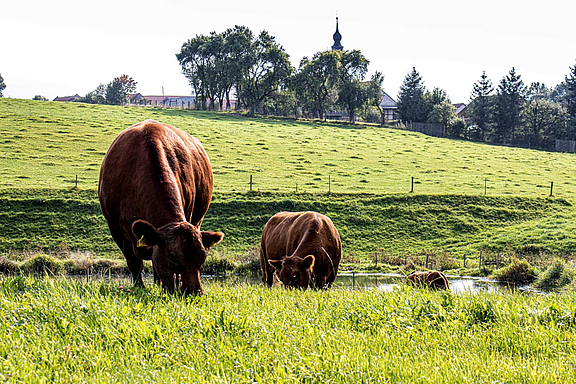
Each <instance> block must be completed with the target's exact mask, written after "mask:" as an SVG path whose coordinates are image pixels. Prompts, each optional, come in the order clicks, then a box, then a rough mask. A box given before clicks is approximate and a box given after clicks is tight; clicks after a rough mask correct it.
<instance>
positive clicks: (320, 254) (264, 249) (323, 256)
mask: <svg viewBox="0 0 576 384" xmlns="http://www.w3.org/2000/svg"><path fill="white" fill-rule="evenodd" d="M341 258H342V242H341V241H340V234H338V231H337V230H336V227H335V226H334V224H333V223H332V220H330V218H328V217H327V216H324V215H321V214H319V213H316V212H280V213H277V214H275V215H274V216H272V218H270V220H268V222H267V223H266V225H265V226H264V231H263V232H262V242H261V244H260V266H261V268H262V282H263V283H266V284H267V285H268V286H271V285H272V282H273V280H274V273H275V272H276V273H277V276H278V279H279V280H280V281H281V282H282V283H283V284H284V285H285V286H287V287H297V288H304V289H305V288H307V287H308V286H310V285H311V279H312V274H313V275H314V280H315V281H314V285H315V287H316V288H327V287H330V286H331V285H332V283H333V282H334V279H335V278H336V274H337V273H338V265H339V264H340V259H341Z"/></svg>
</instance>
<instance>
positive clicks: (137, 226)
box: [132, 220, 160, 247]
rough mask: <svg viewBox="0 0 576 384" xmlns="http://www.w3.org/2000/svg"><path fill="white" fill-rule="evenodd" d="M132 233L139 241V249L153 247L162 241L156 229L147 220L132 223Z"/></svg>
mask: <svg viewBox="0 0 576 384" xmlns="http://www.w3.org/2000/svg"><path fill="white" fill-rule="evenodd" d="M132 233H133V234H134V236H136V238H137V239H138V243H137V244H136V246H137V247H152V246H154V245H157V244H158V241H159V240H160V234H159V233H158V231H157V230H156V228H155V227H154V226H153V225H152V224H150V223H149V222H147V221H146V220H136V221H135V222H134V223H132Z"/></svg>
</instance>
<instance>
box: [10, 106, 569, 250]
mask: <svg viewBox="0 0 576 384" xmlns="http://www.w3.org/2000/svg"><path fill="white" fill-rule="evenodd" d="M148 118H152V119H155V120H158V121H162V122H165V123H169V124H172V125H174V126H177V127H179V128H181V129H183V130H185V131H187V132H190V133H191V134H193V135H194V136H196V137H198V138H199V139H200V140H201V141H202V143H203V145H204V146H205V148H206V151H207V152H208V155H209V156H210V159H211V162H212V166H213V170H214V177H215V195H214V199H213V203H212V206H211V208H210V211H209V212H208V215H207V217H206V219H205V222H204V224H203V228H206V229H213V230H216V229H217V230H223V231H224V232H225V233H226V238H225V241H224V242H223V244H222V245H219V246H218V247H219V248H218V249H219V251H220V252H221V253H224V254H230V253H231V254H235V253H238V252H244V251H247V250H249V249H250V248H254V247H257V246H258V244H259V237H260V234H261V230H262V227H263V225H264V223H265V222H266V220H267V219H268V218H269V217H270V216H271V215H272V214H274V213H275V212H277V211H279V210H306V209H312V210H317V211H320V212H323V213H326V214H328V215H329V216H331V217H332V218H333V220H334V221H335V223H336V225H337V226H338V228H339V230H340V232H341V234H342V237H343V240H344V248H345V253H347V254H349V255H351V257H352V258H353V257H356V256H357V257H359V258H360V259H366V258H368V257H369V255H370V254H371V253H373V252H374V251H376V250H384V251H386V252H391V253H402V252H408V253H410V252H424V251H427V250H437V251H444V250H446V251H448V252H451V253H454V254H455V255H456V257H461V255H462V253H463V252H467V251H475V250H478V249H479V248H481V247H482V248H490V249H494V250H499V249H504V248H506V247H507V246H509V247H511V248H513V249H515V250H518V251H522V250H523V251H532V252H536V253H538V252H540V251H544V252H551V253H565V252H569V253H572V252H576V235H574V233H576V232H575V231H574V224H573V222H574V219H575V218H576V215H575V212H574V208H573V206H572V204H573V202H574V201H575V198H576V181H574V180H572V177H571V175H573V174H575V172H576V162H574V161H573V160H574V159H575V157H574V155H571V154H562V153H550V152H542V151H534V150H527V149H519V148H508V147H497V146H488V145H484V144H477V143H470V142H466V141H455V140H448V139H440V138H433V137H428V136H425V135H422V134H419V133H414V132H409V131H403V130H397V129H388V128H379V127H366V126H350V125H344V124H331V123H309V122H299V121H293V120H281V119H250V118H246V117H241V116H235V115H232V114H221V113H208V112H197V111H181V110H162V109H151V108H130V107H112V106H96V105H85V104H76V103H53V102H41V101H27V100H14V99H0V223H2V224H1V225H2V230H1V231H0V253H10V252H16V253H17V252H19V251H21V250H24V249H34V248H43V249H56V248H67V249H77V250H89V251H92V252H95V253H97V254H98V255H106V254H114V255H118V254H117V251H116V247H115V245H114V244H113V243H112V240H111V238H110V236H109V234H108V232H107V228H106V225H105V221H104V219H103V217H102V215H101V214H100V210H99V205H98V201H97V197H96V188H97V179H98V172H99V167H100V163H101V161H102V157H103V156H104V154H105V152H106V150H107V148H108V146H109V145H110V143H111V142H112V140H113V139H114V138H115V137H116V135H117V134H118V133H119V132H120V131H121V130H122V129H124V128H126V127H128V126H130V125H131V124H133V123H135V122H138V121H141V120H144V119H148ZM250 175H252V176H253V181H254V185H253V189H254V190H253V192H252V193H248V189H249V185H248V183H249V180H250ZM76 176H78V180H79V183H78V188H77V189H74V188H73V187H74V183H75V179H76ZM411 177H414V179H415V186H414V193H411V194H410V193H408V191H409V190H410V180H411ZM329 178H330V189H331V192H332V193H331V194H329V195H328V194H327V192H328V188H329ZM485 181H486V185H487V190H486V191H487V195H486V196H484V185H485ZM550 182H554V197H553V198H548V195H549V193H550Z"/></svg>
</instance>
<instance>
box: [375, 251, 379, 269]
mask: <svg viewBox="0 0 576 384" xmlns="http://www.w3.org/2000/svg"><path fill="white" fill-rule="evenodd" d="M374 264H375V266H376V268H378V251H376V252H374Z"/></svg>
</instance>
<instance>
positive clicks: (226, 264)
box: [200, 257, 234, 275]
mask: <svg viewBox="0 0 576 384" xmlns="http://www.w3.org/2000/svg"><path fill="white" fill-rule="evenodd" d="M233 270H234V264H233V263H232V262H231V261H229V260H227V259H222V258H215V257H214V258H208V259H206V261H205V262H204V264H202V267H201V268H200V273H202V274H203V275H225V274H226V273H227V272H231V271H233Z"/></svg>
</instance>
